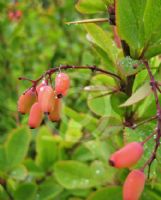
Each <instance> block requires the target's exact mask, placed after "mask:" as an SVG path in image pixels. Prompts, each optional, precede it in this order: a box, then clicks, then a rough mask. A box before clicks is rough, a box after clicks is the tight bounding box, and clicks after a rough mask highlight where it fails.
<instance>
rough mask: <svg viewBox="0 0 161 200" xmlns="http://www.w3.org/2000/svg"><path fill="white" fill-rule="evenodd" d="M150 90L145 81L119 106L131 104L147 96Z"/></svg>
mask: <svg viewBox="0 0 161 200" xmlns="http://www.w3.org/2000/svg"><path fill="white" fill-rule="evenodd" d="M151 92H152V90H151V87H150V85H149V83H147V82H146V83H145V84H144V85H142V86H141V87H140V88H139V89H137V90H136V91H135V92H134V93H133V94H132V95H131V97H130V98H129V99H127V100H126V101H125V103H123V104H121V105H120V107H126V106H131V105H133V104H135V103H137V102H139V101H141V100H143V99H144V98H146V97H147V96H149V95H150V94H151Z"/></svg>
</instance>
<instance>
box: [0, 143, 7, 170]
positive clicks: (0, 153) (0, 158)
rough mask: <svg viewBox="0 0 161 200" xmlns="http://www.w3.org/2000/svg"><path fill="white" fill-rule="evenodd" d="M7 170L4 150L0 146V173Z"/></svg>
mask: <svg viewBox="0 0 161 200" xmlns="http://www.w3.org/2000/svg"><path fill="white" fill-rule="evenodd" d="M7 168H8V163H7V155H6V149H5V148H4V146H0V172H4V171H6V170H7Z"/></svg>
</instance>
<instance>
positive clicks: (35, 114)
mask: <svg viewBox="0 0 161 200" xmlns="http://www.w3.org/2000/svg"><path fill="white" fill-rule="evenodd" d="M42 120H43V112H42V110H41V107H40V104H39V103H38V102H36V103H34V104H33V105H32V107H31V110H30V114H29V120H28V125H29V127H30V128H31V129H34V128H37V127H39V126H40V124H41V122H42Z"/></svg>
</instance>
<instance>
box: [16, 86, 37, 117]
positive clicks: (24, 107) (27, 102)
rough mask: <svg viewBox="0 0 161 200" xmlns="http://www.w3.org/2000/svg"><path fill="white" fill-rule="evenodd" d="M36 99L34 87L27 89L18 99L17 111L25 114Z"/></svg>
mask: <svg viewBox="0 0 161 200" xmlns="http://www.w3.org/2000/svg"><path fill="white" fill-rule="evenodd" d="M36 101H37V95H36V91H35V89H34V88H31V89H29V90H28V91H26V92H25V93H24V94H22V95H21V96H20V97H19V99H18V111H19V112H20V113H21V114H26V113H28V112H29V111H30V108H31V106H32V105H33V104H34V103H35V102H36Z"/></svg>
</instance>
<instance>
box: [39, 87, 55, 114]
mask: <svg viewBox="0 0 161 200" xmlns="http://www.w3.org/2000/svg"><path fill="white" fill-rule="evenodd" d="M54 97H55V92H54V90H53V88H52V87H51V86H49V85H47V86H43V87H41V88H40V91H39V93H38V102H39V104H40V106H41V110H42V112H43V113H47V114H49V113H50V112H51V111H52V107H53V99H54Z"/></svg>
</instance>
